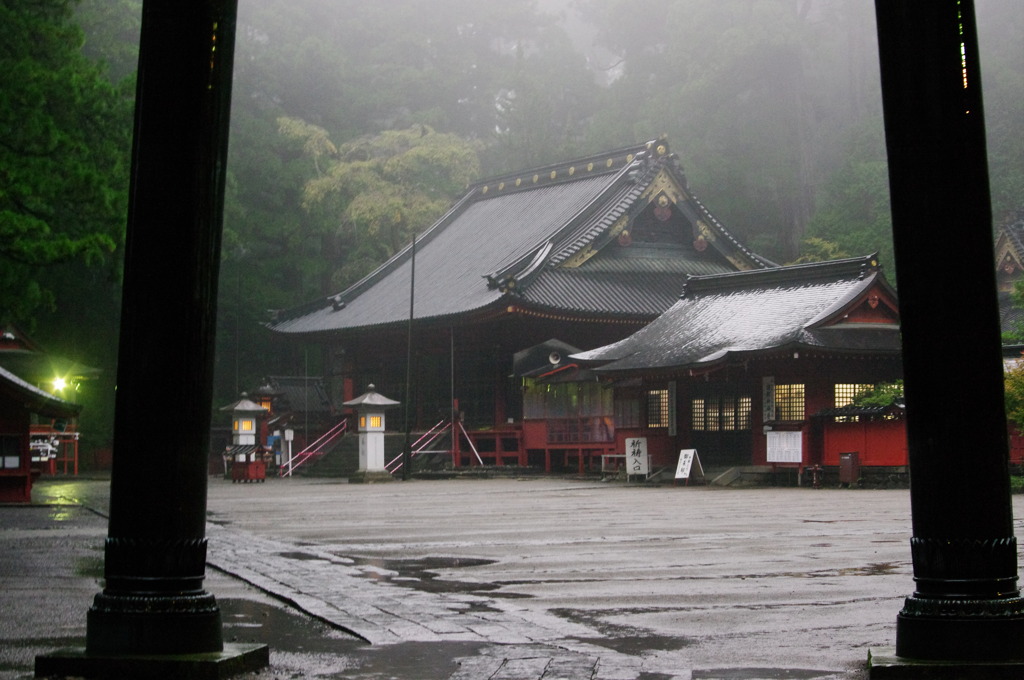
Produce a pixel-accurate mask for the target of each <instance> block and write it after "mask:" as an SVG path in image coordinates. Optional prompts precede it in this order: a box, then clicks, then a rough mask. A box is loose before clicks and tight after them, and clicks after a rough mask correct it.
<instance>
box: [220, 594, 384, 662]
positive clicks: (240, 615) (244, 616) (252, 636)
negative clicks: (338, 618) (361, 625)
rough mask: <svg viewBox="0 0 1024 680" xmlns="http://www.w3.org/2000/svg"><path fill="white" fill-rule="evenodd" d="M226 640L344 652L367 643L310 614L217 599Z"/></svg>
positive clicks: (292, 649)
mask: <svg viewBox="0 0 1024 680" xmlns="http://www.w3.org/2000/svg"><path fill="white" fill-rule="evenodd" d="M217 603H218V604H219V605H220V615H221V621H222V622H223V629H224V641H225V642H254V643H259V644H266V645H270V648H271V650H274V651H279V652H302V653H312V654H347V653H351V652H352V651H353V650H356V649H359V648H360V647H365V646H366V643H364V642H363V641H361V640H358V639H356V638H354V637H353V636H351V635H349V634H348V633H345V632H343V631H340V630H337V629H335V628H333V627H331V626H328V625H327V624H326V623H323V622H322V621H318V620H316V619H314V618H311V617H309V616H305V615H303V614H300V613H298V612H295V611H291V610H288V609H283V608H281V607H277V606H274V605H270V604H264V603H262V602H256V601H254V600H246V599H234V598H226V599H220V598H218V600H217Z"/></svg>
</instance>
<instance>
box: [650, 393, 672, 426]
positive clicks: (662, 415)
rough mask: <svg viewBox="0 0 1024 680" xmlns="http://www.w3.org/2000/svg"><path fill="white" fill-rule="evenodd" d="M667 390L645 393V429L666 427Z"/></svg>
mask: <svg viewBox="0 0 1024 680" xmlns="http://www.w3.org/2000/svg"><path fill="white" fill-rule="evenodd" d="M668 402H669V399H668V390H649V391H648V392H647V427H668V408H669V403H668Z"/></svg>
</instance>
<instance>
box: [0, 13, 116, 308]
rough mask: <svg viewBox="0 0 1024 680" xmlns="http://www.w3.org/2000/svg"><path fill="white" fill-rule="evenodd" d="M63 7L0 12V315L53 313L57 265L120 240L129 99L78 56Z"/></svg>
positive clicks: (97, 258)
mask: <svg viewBox="0 0 1024 680" xmlns="http://www.w3.org/2000/svg"><path fill="white" fill-rule="evenodd" d="M70 19H71V9H70V3H69V2H67V1H66V0H36V1H31V2H30V1H28V0H4V1H3V2H0V25H2V26H4V40H3V41H0V92H3V93H4V96H3V97H0V168H2V170H0V178H2V179H0V259H2V260H3V262H4V266H3V267H2V274H0V277H2V278H0V291H2V292H0V309H2V310H4V311H5V313H6V314H7V315H8V316H10V317H12V318H15V319H18V320H21V321H26V320H31V319H32V316H33V314H34V313H36V312H37V310H39V308H41V307H46V308H53V306H54V302H55V297H54V294H53V290H52V287H51V284H50V279H51V277H52V275H53V273H54V272H55V265H58V264H62V263H68V262H72V261H83V262H86V263H89V264H93V265H100V264H110V262H111V253H113V252H114V250H115V249H116V247H117V246H118V244H120V243H121V242H122V239H123V222H124V214H125V209H126V199H127V186H128V182H127V178H128V171H129V153H128V148H129V145H130V132H131V128H130V120H131V96H130V93H129V92H127V91H125V90H124V89H123V88H118V87H115V86H114V85H112V84H111V83H110V81H109V80H108V79H107V78H106V77H105V76H104V73H103V71H102V69H101V68H100V67H99V66H96V65H95V64H93V63H91V62H90V61H89V60H87V59H86V58H85V57H84V56H83V55H82V53H81V46H82V42H83V36H82V33H81V31H80V30H79V29H78V28H77V27H76V26H75V25H74V24H73V23H72V22H71V20H70Z"/></svg>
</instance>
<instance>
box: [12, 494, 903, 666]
mask: <svg viewBox="0 0 1024 680" xmlns="http://www.w3.org/2000/svg"><path fill="white" fill-rule="evenodd" d="M107 491H108V484H107V483H106V482H104V481H102V480H98V481H89V480H74V479H70V480H69V479H66V478H65V479H56V480H43V481H41V482H40V483H38V484H37V486H36V489H35V493H34V500H35V501H36V504H35V505H33V506H31V507H11V506H6V507H0V579H2V580H3V588H2V590H0V612H3V614H2V619H0V621H2V623H0V650H2V651H0V680H14V679H16V678H17V679H22V678H29V677H32V662H33V659H34V657H35V655H36V654H40V653H45V652H48V651H52V650H54V649H58V648H61V647H71V646H81V645H82V644H84V636H85V612H86V610H87V609H88V606H89V603H90V602H91V600H92V597H93V595H95V593H96V592H98V591H99V589H100V588H101V581H102V543H103V537H104V536H105V531H106V520H105V518H104V516H103V515H104V513H105V511H106V494H107ZM909 513H910V509H909V495H908V493H907V492H906V491H904V490H888V491H869V490H840V489H822V490H812V489H753V490H722V489H708V488H702V487H673V486H662V487H646V486H642V485H637V484H634V485H623V484H602V483H598V482H593V481H581V480H573V479H533V478H531V479H529V480H511V479H506V480H445V481H429V482H428V481H413V482H396V483H392V484H378V485H348V484H345V483H342V482H341V481H339V480H305V479H298V478H297V479H284V480H280V479H273V480H268V481H267V483H265V484H259V485H232V484H231V483H230V482H227V481H225V480H221V479H218V478H211V480H210V490H209V501H208V516H209V523H208V525H207V536H208V538H209V551H208V562H209V569H208V571H207V583H206V586H207V589H208V590H209V591H210V592H211V593H213V594H214V595H215V596H216V597H217V600H218V602H219V604H220V606H221V609H222V614H223V620H224V636H225V640H227V641H238V642H264V643H267V644H269V645H270V649H271V656H270V659H271V665H270V667H269V668H267V669H264V670H262V671H260V672H258V673H251V674H248V675H246V676H243V677H246V678H252V679H253V680H257V679H258V680H270V679H272V678H273V679H284V678H324V679H332V678H353V679H356V680H384V679H391V678H393V679H395V680H556V679H560V680H697V679H706V680H726V679H733V680H738V679H750V680H758V679H765V680H768V679H771V680H774V679H781V678H796V679H801V678H806V679H822V680H826V679H829V678H843V679H859V678H864V677H866V673H865V670H864V667H865V662H866V659H867V653H868V649H869V648H878V647H885V646H891V645H892V644H893V642H894V634H895V618H896V614H897V612H898V611H899V608H900V606H901V605H902V599H903V597H904V596H905V595H906V594H908V593H909V592H910V591H911V590H912V589H913V581H912V578H911V570H910V564H909V559H910V558H909V536H910V514H909Z"/></svg>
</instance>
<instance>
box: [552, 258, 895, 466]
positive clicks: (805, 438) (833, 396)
mask: <svg viewBox="0 0 1024 680" xmlns="http://www.w3.org/2000/svg"><path fill="white" fill-rule="evenodd" d="M572 359H573V360H574V361H576V362H578V363H579V364H581V365H583V366H586V367H588V368H590V369H591V370H592V371H593V372H594V373H596V374H598V375H599V376H601V377H602V379H603V380H605V381H609V382H611V383H612V384H614V385H615V401H616V403H617V404H622V405H623V406H622V407H621V408H617V412H619V411H621V412H622V413H630V414H633V417H632V418H631V419H628V420H627V419H617V420H616V428H615V433H616V439H617V440H619V442H620V443H619V444H618V446H617V448H618V449H619V450H622V449H623V447H624V441H625V439H626V438H636V437H643V438H646V439H647V442H648V452H649V455H650V456H651V458H652V461H651V465H652V466H662V467H667V466H674V465H675V459H676V456H677V455H678V452H679V451H680V450H681V449H696V450H697V451H698V453H699V455H700V459H701V461H702V463H703V465H704V466H705V467H708V468H723V467H729V466H748V465H761V466H765V465H775V466H789V467H796V468H803V467H805V466H809V465H825V466H839V464H840V455H841V454H842V453H850V452H855V453H857V455H858V462H859V464H860V465H864V466H904V465H906V464H907V450H906V437H905V432H904V429H903V425H902V422H901V420H902V414H901V413H900V410H899V409H894V410H885V409H883V410H881V411H880V412H879V413H878V414H875V413H868V412H860V411H858V412H853V411H848V412H841V411H835V410H834V409H837V408H838V407H844V406H847V405H849V404H850V402H851V401H852V399H853V397H854V395H855V394H857V393H858V392H859V391H861V390H863V389H865V388H867V387H870V386H871V385H874V384H876V383H882V382H891V381H894V380H897V379H899V378H900V377H901V375H902V365H901V359H900V327H899V314H898V307H897V299H896V293H895V291H894V290H893V289H892V287H891V286H890V285H889V283H888V282H887V281H886V279H885V277H884V276H883V274H882V272H881V270H880V268H879V265H878V262H877V260H876V258H875V257H874V256H870V257H862V258H851V259H846V260H836V261H832V262H821V263H815V264H805V265H795V266H787V267H777V268H773V269H765V270H759V271H749V272H737V273H731V274H718V275H709V276H695V277H691V278H690V279H689V280H688V281H687V283H686V285H685V287H684V288H683V293H682V297H681V299H680V300H679V301H677V302H676V304H674V305H673V306H672V307H671V308H670V309H669V310H668V311H666V312H665V313H664V314H662V315H661V316H660V317H659V318H658V319H657V320H655V321H653V322H652V323H651V324H649V325H648V326H646V327H645V328H643V329H642V330H640V331H637V332H636V333H634V334H633V335H631V336H629V337H628V338H625V339H624V340H621V341H619V342H616V343H612V344H609V345H607V346H604V347H600V348H597V349H594V350H591V351H587V352H580V353H577V354H574V355H573V356H572ZM627 404H628V406H627ZM882 411H884V413H883V412H882ZM876 415H877V416H878V418H877V419H876V418H875V416H876ZM869 421H872V422H873V423H874V424H871V425H870V426H867V425H866V424H867V423H868V422H869ZM874 421H877V422H874Z"/></svg>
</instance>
